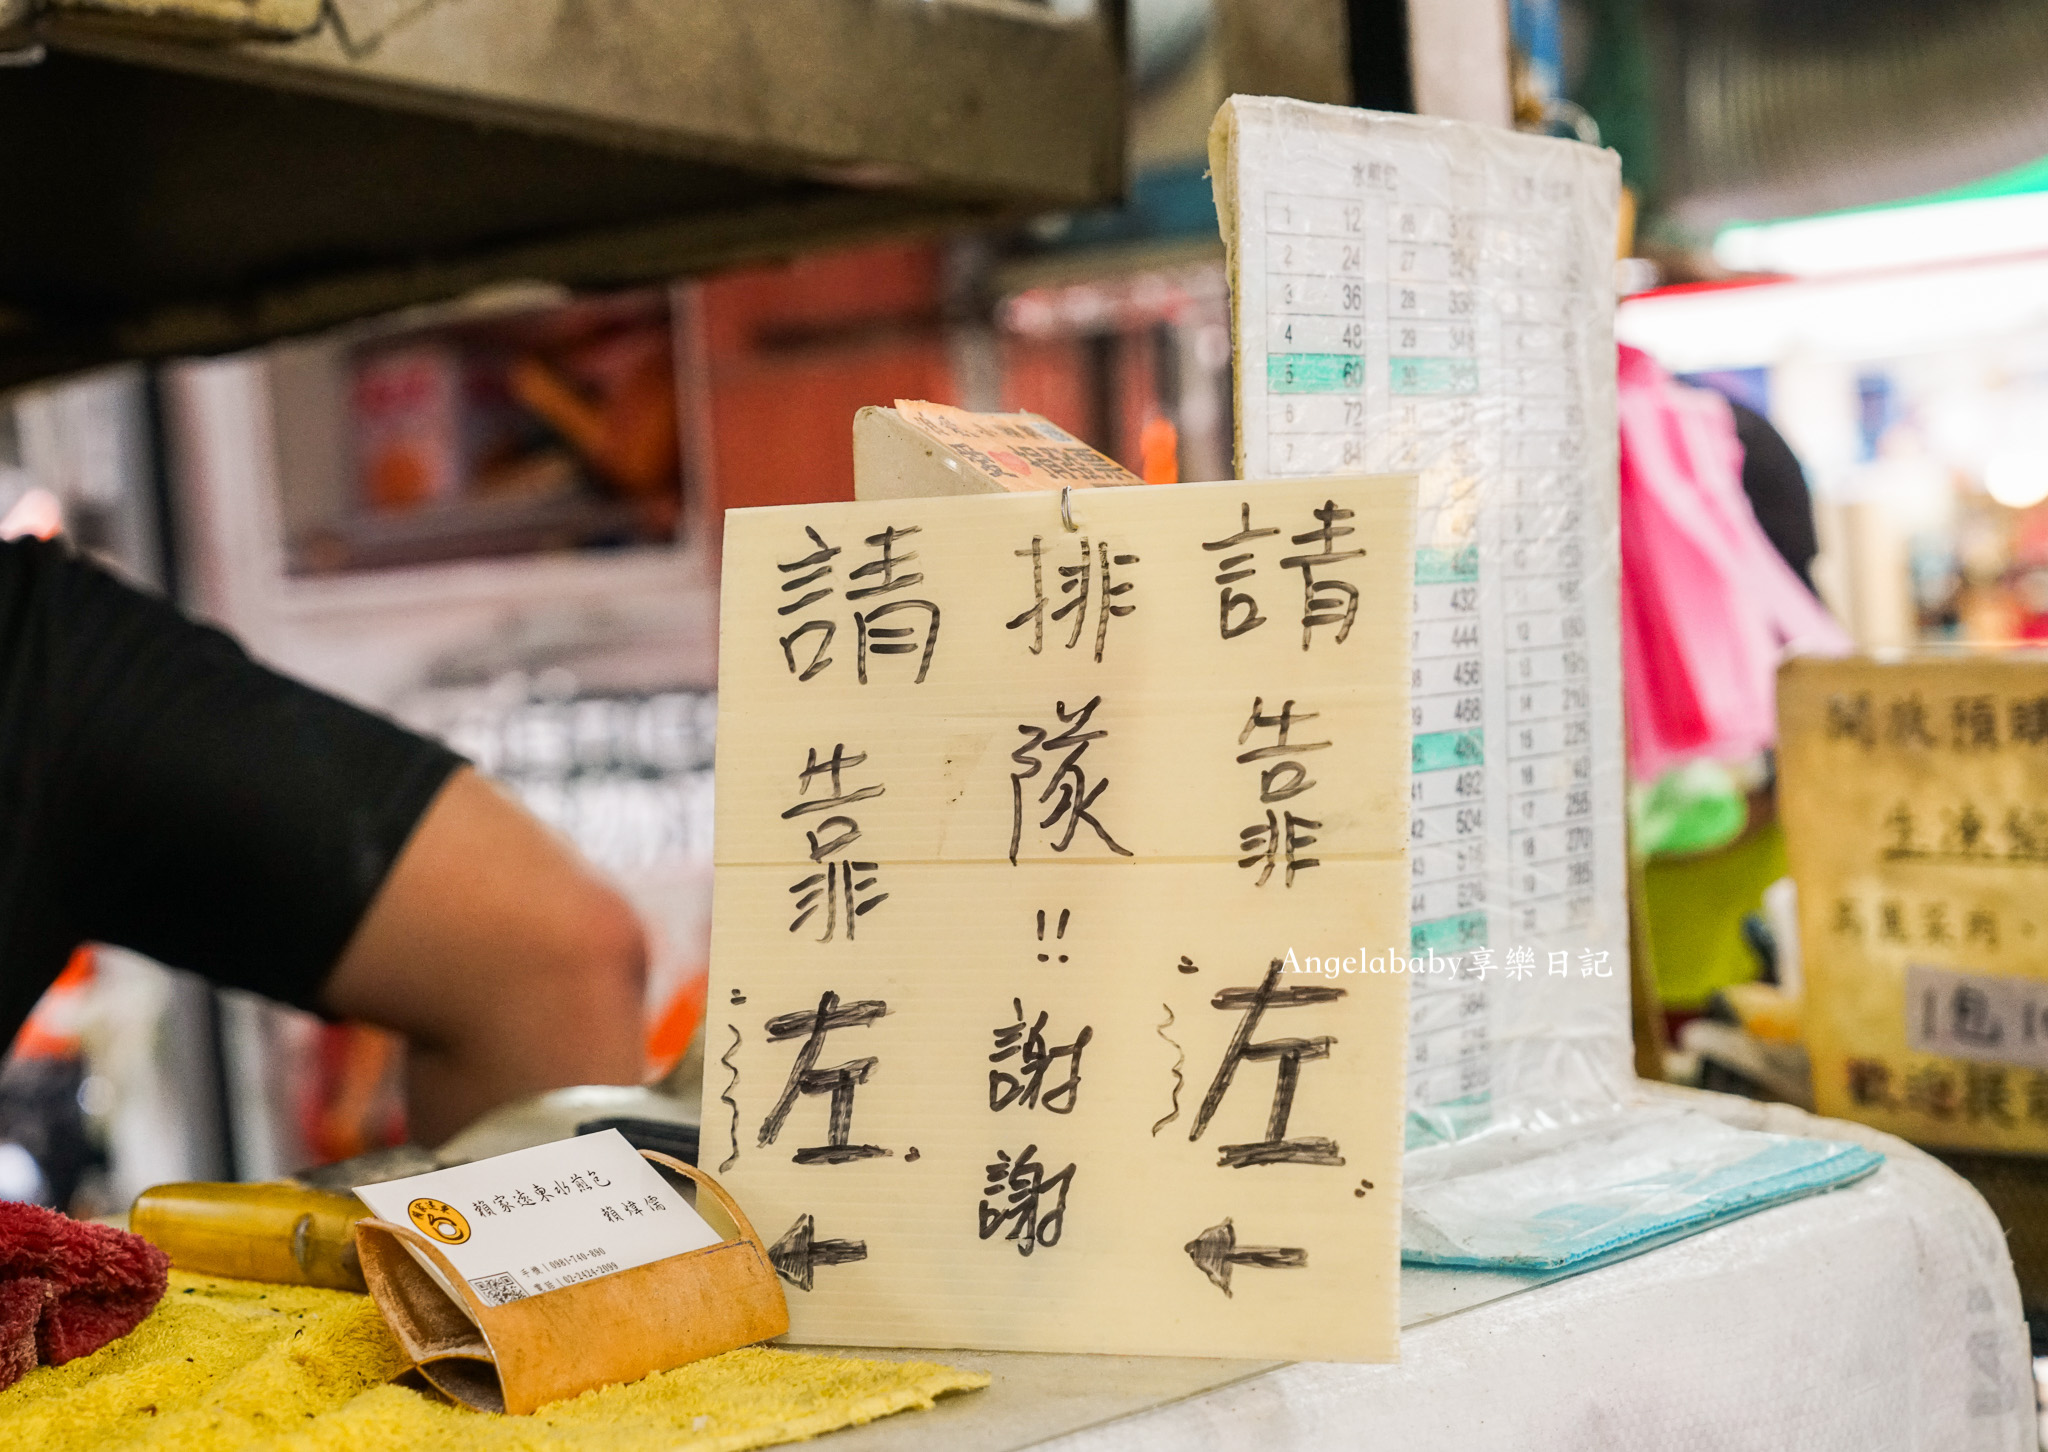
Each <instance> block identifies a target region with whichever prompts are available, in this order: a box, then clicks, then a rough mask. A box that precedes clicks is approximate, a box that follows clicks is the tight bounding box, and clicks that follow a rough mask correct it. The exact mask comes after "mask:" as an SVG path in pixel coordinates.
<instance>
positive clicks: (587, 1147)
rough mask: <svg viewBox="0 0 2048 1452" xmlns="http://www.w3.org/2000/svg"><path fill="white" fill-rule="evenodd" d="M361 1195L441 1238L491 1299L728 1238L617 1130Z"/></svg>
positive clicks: (362, 1190)
mask: <svg viewBox="0 0 2048 1452" xmlns="http://www.w3.org/2000/svg"><path fill="white" fill-rule="evenodd" d="M356 1195H357V1197H358V1198H359V1199H361V1200H362V1202H363V1203H364V1204H365V1205H367V1206H369V1207H370V1210H371V1212H372V1213H373V1214H375V1215H376V1216H377V1218H378V1219H380V1220H389V1221H393V1222H394V1223H397V1224H401V1225H403V1224H410V1225H412V1226H413V1227H415V1228H416V1229H418V1230H419V1231H420V1232H421V1233H422V1234H424V1235H426V1236H427V1237H428V1238H429V1239H431V1240H433V1241H434V1242H435V1244H436V1245H437V1246H438V1247H439V1249H440V1251H441V1253H442V1254H443V1255H445V1256H446V1257H447V1258H448V1261H449V1263H450V1264H451V1265H453V1266H454V1267H455V1269H456V1271H457V1272H459V1273H460V1274H461V1276H462V1277H463V1279H465V1280H467V1281H468V1282H469V1284H470V1286H471V1288H472V1289H474V1290H475V1291H476V1293H477V1295H478V1296H479V1297H480V1298H481V1299H482V1300H483V1301H484V1302H485V1303H486V1304H487V1305H492V1306H502V1305H505V1304H507V1303H508V1302H511V1301H518V1300H523V1299H525V1298H526V1297H528V1296H538V1295H542V1294H544V1293H545V1292H548V1291H555V1290H560V1289H561V1288H562V1287H564V1286H572V1285H575V1284H576V1283H577V1282H579V1281H587V1280H594V1279H596V1278H597V1277H598V1276H605V1275H611V1274H612V1273H614V1272H616V1271H622V1270H630V1269H631V1268H632V1267H634V1266H636V1265H646V1264H647V1263H648V1262H649V1261H656V1260H665V1259H667V1258H668V1257H669V1256H672V1255H681V1254H683V1253H684V1252H685V1251H691V1250H699V1249H702V1248H703V1247H704V1246H707V1245H716V1244H717V1243H718V1242H719V1241H720V1240H721V1239H723V1237H722V1236H720V1235H719V1233H718V1232H717V1231H715V1230H713V1229H712V1228H711V1227H710V1225H708V1224H707V1223H705V1220H704V1217H703V1216H701V1215H699V1214H698V1213H697V1212H696V1210H695V1209H693V1208H692V1207H691V1206H690V1205H689V1204H688V1203H687V1202H686V1201H685V1200H684V1199H683V1197H682V1196H681V1195H680V1194H678V1193H676V1191H674V1190H672V1189H670V1188H669V1185H668V1182H667V1181H666V1180H664V1179H662V1178H661V1176H660V1175H659V1174H657V1173H656V1172H655V1169H654V1166H652V1165H651V1164H649V1163H648V1162H647V1161H646V1160H643V1159H642V1158H640V1152H639V1151H638V1150H636V1149H634V1148H633V1146H632V1145H631V1144H629V1143H627V1141H626V1137H625V1136H624V1135H622V1134H620V1133H619V1132H618V1131H617V1130H616V1129H607V1130H604V1131H602V1132H601V1133H598V1134H584V1135H578V1136H576V1137H575V1138H574V1139H564V1140H557V1141H556V1142H555V1143H553V1144H544V1145H536V1146H534V1147H533V1148H532V1149H523V1150H514V1151H513V1152H512V1153H511V1154H506V1155H496V1156H494V1157H492V1158H491V1159H487V1160H477V1161H475V1162H473V1163H471V1164H467V1165H456V1166H454V1167H453V1168H452V1169H446V1170H435V1171H432V1172H431V1173H429V1174H424V1175H411V1176H408V1177H407V1178H405V1179H403V1180H386V1181H384V1182H383V1183H382V1184H377V1185H358V1186H357V1187H356ZM406 1248H407V1249H408V1250H411V1251H413V1258H414V1259H415V1260H417V1261H419V1262H420V1263H421V1264H422V1265H423V1266H426V1268H427V1269H428V1271H429V1272H430V1273H433V1274H434V1278H435V1279H436V1280H442V1279H443V1278H442V1277H441V1276H440V1275H439V1273H438V1271H436V1269H435V1267H434V1266H433V1265H432V1263H431V1262H429V1261H428V1260H427V1259H426V1257H425V1256H423V1255H420V1254H419V1253H418V1252H417V1250H415V1249H414V1247H412V1246H411V1245H407V1246H406ZM444 1288H446V1286H445V1282H444ZM449 1289H451V1291H452V1288H449ZM454 1299H455V1301H456V1303H457V1304H458V1305H460V1304H461V1303H462V1298H461V1297H460V1296H456V1297H454Z"/></svg>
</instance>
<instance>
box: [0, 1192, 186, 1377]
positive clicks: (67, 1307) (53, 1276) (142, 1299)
mask: <svg viewBox="0 0 2048 1452" xmlns="http://www.w3.org/2000/svg"><path fill="white" fill-rule="evenodd" d="M170 1268H171V1258H170V1257H169V1256H167V1255H165V1254H164V1253H163V1252H162V1251H160V1250H158V1249H157V1248H156V1247H155V1246H153V1245H151V1244H150V1243H149V1242H148V1241H146V1240H144V1239H143V1238H142V1237H141V1236H139V1235H130V1234H129V1233H128V1232H127V1231H125V1230H116V1229H114V1228H113V1227H112V1226H109V1225H93V1224H89V1223H87V1222H85V1221H82V1220H73V1219H71V1218H70V1217H69V1216H67V1215H59V1214H58V1213H57V1212H56V1211H54V1210H45V1209H44V1208H43V1207H42V1206H40V1205H29V1204H25V1203H23V1202H21V1201H19V1200H0V1388H4V1387H8V1386H12V1385H13V1384H14V1383H15V1382H17V1381H19V1380H20V1379H21V1378H22V1377H23V1376H25V1375H27V1374H28V1372H30V1371H31V1370H33V1369H34V1368H35V1365H36V1363H37V1362H38V1361H41V1362H42V1363H43V1364H44V1365H47V1366H62V1365H63V1364H64V1363H65V1362H67V1361H70V1360H71V1359H72V1358H74V1357H79V1356H84V1355H86V1354H88V1353H89V1352H94V1351H97V1350H99V1349H100V1348H101V1347H102V1346H105V1345H106V1344H107V1343H108V1342H109V1341H115V1340H118V1339H119V1338H121V1337H123V1336H126V1335H127V1334H128V1333H129V1332H130V1331H133V1330H134V1329H135V1328H136V1327H137V1326H139V1325H141V1324H142V1319H143V1317H145V1316H147V1315H148V1314H149V1313H150V1312H151V1311H153V1310H155V1309H156V1303H157V1302H158V1301H159V1300H161V1299H162V1298H163V1294H164V1285H165V1282H166V1280H167V1279H168V1276H169V1272H170Z"/></svg>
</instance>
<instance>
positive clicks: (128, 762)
mask: <svg viewBox="0 0 2048 1452" xmlns="http://www.w3.org/2000/svg"><path fill="white" fill-rule="evenodd" d="M80 942H101V943H114V944H119V945H121V946H123V947H128V948H133V949H135V950H136V951H138V952H141V953H146V954H148V955H149V956H151V957H153V958H155V959H157V960H158V961H159V962H162V963H167V964H170V965H171V966H173V967H178V968H185V969H189V970H191V971H193V972H196V973H200V974H203V975H204V976H206V977H208V978H210V979H212V980H213V981H214V982H216V983H219V984H222V985H224V986H228V987H233V988H239V989H245V990H248V991H250V992H254V993H261V994H264V995H267V996H269V997H271V998H274V999H277V1000H279V1001H281V1002H285V1003H290V1004H294V1005H296V1006H298V1007H301V1008H308V1009H317V1010H320V1011H322V1012H326V1013H331V1014H339V1015H344V1016H353V1017H359V1018H362V1019H365V1020H367V1021H369V1022H371V1023H375V1024H379V1025H382V1026H384V1027H387V1028H391V1029H395V1030H397V1031H398V1032H399V1033H401V1034H403V1035H404V1036H405V1037H406V1038H407V1039H408V1040H409V1041H410V1045H411V1053H410V1075H411V1086H410V1093H409V1095H408V1099H409V1103H410V1108H411V1116H412V1118H411V1122H412V1129H413V1133H414V1134H415V1136H417V1137H418V1138H419V1139H420V1140H422V1141H424V1142H427V1143H433V1142H435V1141H438V1140H440V1139H441V1138H443V1137H445V1136H446V1135H447V1134H449V1133H450V1132H452V1131H454V1130H456V1129H459V1128H460V1127H461V1126H462V1125H463V1124H464V1123H466V1122H467V1121H468V1120H469V1119H470V1118H472V1117H473V1116H474V1115H476V1114H477V1113H479V1112H481V1111H483V1110H485V1109H488V1108H490V1107H492V1106H493V1105H496V1104H499V1103H501V1102H503V1101H505V1100H508V1099H513V1098H517V1097H518V1096H520V1095H522V1094H526V1093H529V1092H532V1091H534V1090H539V1089H547V1088H552V1087H555V1086H558V1085H565V1084H574V1083H584V1082H592V1081H609V1082H613V1083H634V1082H637V1081H638V1080H639V1079H640V1078H641V1077H642V1073H643V1066H642V1057H641V1056H642V1047H641V1045H642V1039H641V1035H642V1027H641V976H642V968H643V965H642V958H643V955H644V947H643V939H642V933H641V929H640V925H639V923H638V922H637V921H636V920H635V918H634V916H633V914H632V912H631V911H630V909H628V908H627V906H626V904H625V903H624V901H623V900H622V899H621V898H620V897H619V895H618V894H617V893H616V892H614V891H613V890H612V889H611V888H610V887H608V886H606V885H605V883H604V882H603V881H602V880H601V879H599V878H598V877H597V876H596V874H595V873H594V872H593V871H592V869H591V868H590V867H589V866H588V865H586V864H585V863H584V862H583V861H582V860H581V859H580V858H579V857H577V856H576V854H575V853H574V852H573V851H572V850H571V849H570V848H569V847H568V846H567V845H566V844H564V843H563V842H561V841H560V840H559V839H557V838H556V837H555V836H554V835H552V834H551V833H550V832H549V831H548V830H547V829H546V828H545V827H543V826H542V825H541V824H540V823H539V822H538V821H536V820H535V819H534V818H533V817H532V816H530V815H528V814H527V812H525V811H524V810H523V809H522V808H520V807H519V806H517V805H515V804H514V803H513V802H512V801H511V800H510V799H509V798H507V797H505V796H503V795H501V794H500V793H499V792H498V791H497V790H496V789H494V788H492V787H490V786H488V785H486V784H485V782H484V781H483V779H482V778H480V777H479V776H477V774H476V773H475V772H474V771H472V770H471V769H470V768H469V767H468V766H467V765H465V764H464V763H463V762H462V761H461V759H460V758H459V757H457V756H456V755H455V754H454V753H453V752H451V751H449V750H448V749H447V748H446V747H445V746H442V745H440V744H438V743H436V742H433V741H430V740H427V739H426V738H424V737H421V736H419V735H416V734H415V733H413V732H410V731H406V730H404V729H402V728H401V727H399V726H398V725H397V724H395V723H394V722H392V721H389V720H387V719H385V718H383V717H381V716H378V715H376V714H374V713H372V712H368V711H364V710H361V709H359V708H358V707H356V706H353V705H350V704H348V703H346V702H344V701H340V700H337V699H335V698H334V697H333V696H330V695H327V694H325V693H324V692H321V691H317V690H314V689H313V688H311V687H309V686H306V685H303V684H301V683H299V682H297V681H292V680H289V679H287V678H285V677H283V676H281V675H279V674H277V673H276V672H274V671H271V670H269V669H267V668H265V667H264V666H261V665H259V664H257V663H256V662H254V661H252V660H250V659H249V657H248V655H247V654H246V653H245V652H243V651H242V649H241V648H240V647H239V646H237V645H236V644H235V643H234V642H233V641H232V640H230V639H229V638H228V637H227V636H225V635H223V634H221V633H220V632H219V631H216V630H212V629H209V628H207V627H205V626H202V625H199V624H196V623H194V622H193V621H191V620H188V619H186V618H184V617H183V616H181V615H180V614H179V613H178V612H177V611H176V610H174V609H173V608H172V607H171V606H169V605H168V604H166V603H165V602H164V601H162V600H158V599H153V598H150V597H148V596H145V595H142V594H140V593H138V592H137V591H135V590H132V589H130V588H129V587H127V586H126V585H123V584H121V583H120V582H119V581H117V580H115V579H114V578H113V577H112V576H110V575H108V574H107V573H105V572H104V571H102V570H99V569H97V568H95V567H93V566H92V565H90V564H88V563H86V562H84V561H82V560H78V559H76V558H73V557H72V556H71V555H70V553H69V552H68V551H67V550H66V549H64V548H63V547H62V546H61V545H58V544H49V543H43V542H40V541H33V540H16V541H12V542H0V1042H4V1040H5V1039H6V1038H7V1037H10V1036H11V1035H12V1033H13V1030H14V1028H15V1026H16V1025H18V1024H19V1023H20V1022H21V1021H22V1019H23V1018H25V1017H26V1016H27V1014H28V1012H29V1009H30V1006H31V1005H33V1003H34V1002H35V1000H36V997H37V995H38V994H40V993H41V992H42V990H43V988H44V987H45V986H47V985H48V983H49V982H50V980H51V979H53V978H54V977H56V975H57V973H58V971H59V970H60V969H61V968H62V967H63V964H64V961H65V959H66V958H67V957H68V956H69V955H70V953H71V951H72V949H73V948H74V947H76V946H77V944H79V943H80Z"/></svg>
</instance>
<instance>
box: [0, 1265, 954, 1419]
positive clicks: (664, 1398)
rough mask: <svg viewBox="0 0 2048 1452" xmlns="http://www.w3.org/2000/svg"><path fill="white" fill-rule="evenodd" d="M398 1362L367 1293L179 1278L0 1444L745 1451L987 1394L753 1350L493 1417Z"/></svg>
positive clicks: (914, 1369) (30, 1383)
mask: <svg viewBox="0 0 2048 1452" xmlns="http://www.w3.org/2000/svg"><path fill="white" fill-rule="evenodd" d="M404 1366H405V1361H404V1358H403V1357H402V1356H400V1355H399V1352H398V1347H397V1345H396V1344H395V1343H394V1342H393V1341H392V1339H391V1335H390V1333H389V1332H388V1331H387V1330H385V1327H384V1321H383V1318H382V1317H380V1316H379V1315H378V1314H377V1308H376V1307H375V1306H374V1305H373V1304H372V1303H371V1301H370V1299H369V1297H367V1296H356V1295H350V1294H348V1293H347V1292H345V1291H321V1290H312V1289H309V1288H304V1287H299V1286H273V1285H261V1284H258V1283H256V1282H254V1281H228V1280H217V1279H214V1278H213V1277H210V1276H197V1275H188V1274H186V1273H184V1272H182V1271H173V1272H171V1289H170V1292H169V1294H168V1295H166V1296H165V1297H164V1299H163V1304H162V1305H160V1306H159V1307H158V1308H157V1310H156V1312H155V1314H153V1315H152V1316H150V1318H149V1319H148V1320H147V1321H144V1322H143V1323H142V1325H141V1326H140V1327H138V1328H137V1329H136V1330H135V1331H134V1333H133V1334H131V1335H129V1336H126V1337H124V1338H122V1339H121V1340H119V1341H116V1342H115V1343H114V1344H113V1345H111V1346H108V1347H105V1348H103V1349H102V1350H100V1351H97V1352H94V1353H93V1354H92V1355H91V1356H86V1357H81V1358H80V1359H78V1360H77V1361H74V1362H72V1363H70V1364H69V1365H68V1366H58V1367H43V1368H41V1369H39V1370H37V1371H33V1372H30V1373H29V1374H28V1375H27V1376H26V1377H24V1378H22V1380H21V1381H19V1382H17V1383H16V1384H15V1385H14V1386H12V1387H10V1388H8V1389H7V1390H6V1391H4V1392H0V1447H9V1448H13V1447H20V1448H24V1449H26V1448H31V1447H33V1448H36V1449H37V1452H71V1449H79V1452H83V1449H87V1448H90V1449H93V1452H103V1449H117V1448H118V1449H127V1448H146V1447H161V1448H177V1449H179V1452H229V1449H235V1452H240V1449H243V1448H262V1449H265V1452H375V1449H381V1448H405V1449H407V1452H413V1449H430V1452H499V1449H507V1452H511V1449H519V1452H524V1449H527V1448H562V1447H568V1448H587V1449H590V1452H643V1449H644V1452H742V1449H745V1448H752V1447H768V1446H773V1445H774V1444H776V1443H779V1442H793V1441H798V1440H800V1439H802V1438H805V1437H815V1436H817V1435H818V1434H819V1433H821V1432H830V1431H833V1430H835V1429H837V1428H840V1427H846V1426H852V1425H854V1424H856V1423H860V1422H869V1421H873V1420H874V1419H875V1418H877V1417H885V1416H888V1415H889V1414H890V1413H891V1412H900V1411H905V1410H907V1409H909V1408H912V1407H928V1406H930V1405H931V1404H932V1399H933V1398H934V1397H937V1396H940V1395H942V1394H944V1393H946V1392H951V1391H968V1390H972V1389H974V1388H976V1387H983V1386H987V1385H988V1378H987V1377H986V1376H981V1375H978V1374H976V1373H974V1372H966V1371H956V1370H954V1369H952V1368H951V1367H945V1366H937V1365H934V1364H932V1363H931V1362H925V1361H911V1362H887V1361H862V1360H856V1359H854V1358H851V1357H844V1358H842V1357H837V1356H815V1355H807V1354H802V1353H798V1352H791V1351H773V1350H766V1349H760V1348H752V1347H750V1348H747V1349H744V1350H740V1351H729V1352H727V1353H726V1354H725V1355H723V1356H714V1357H712V1358H710V1359H709V1360H706V1361H700V1362H696V1363H694V1364H692V1365H690V1366H683V1367H678V1368H677V1369H676V1370H674V1371H666V1372H662V1373H660V1374H658V1375H655V1376H650V1377H647V1378H646V1379H644V1380H642V1381H638V1382H634V1383H633V1384H631V1385H630V1386H612V1387H605V1388H603V1389H602V1390H599V1391H594V1392H586V1393H584V1394H583V1395H582V1396H580V1397H575V1398H572V1399H570V1400H568V1401H563V1402H556V1403H554V1404H552V1405H550V1406H546V1407H543V1408H541V1410H540V1411H539V1412H537V1413H535V1414H534V1415H532V1416H530V1417H499V1416H490V1415H487V1414H484V1413H481V1412H472V1411H468V1410H465V1409H462V1408H459V1407H452V1406H448V1405H446V1404H444V1403H442V1402H439V1401H436V1400H433V1399H431V1398H429V1397H426V1396H423V1395H421V1394H419V1393H417V1392H414V1391H409V1390H407V1389H406V1388H404V1387H398V1386H387V1385H385V1382H386V1381H388V1380H389V1379H390V1378H391V1377H392V1376H393V1375H395V1374H396V1373H398V1372H399V1371H401V1370H403V1369H404Z"/></svg>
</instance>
